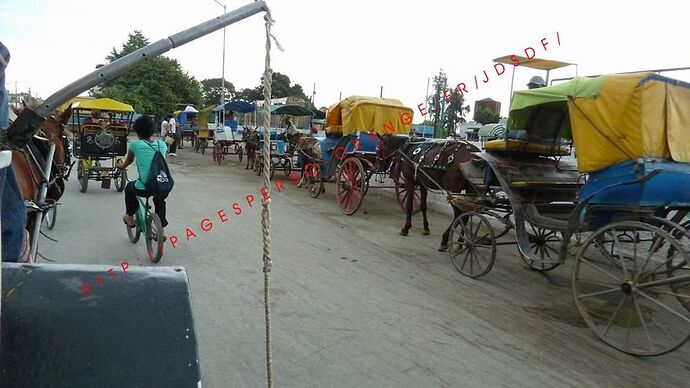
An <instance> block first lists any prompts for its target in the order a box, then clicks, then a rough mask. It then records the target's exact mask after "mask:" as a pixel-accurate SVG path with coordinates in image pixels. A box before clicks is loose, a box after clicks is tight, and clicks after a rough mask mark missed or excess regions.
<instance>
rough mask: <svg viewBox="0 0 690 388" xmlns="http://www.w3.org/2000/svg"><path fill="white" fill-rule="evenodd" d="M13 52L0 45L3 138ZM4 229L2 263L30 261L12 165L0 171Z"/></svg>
mask: <svg viewBox="0 0 690 388" xmlns="http://www.w3.org/2000/svg"><path fill="white" fill-rule="evenodd" d="M9 62H10V51H9V50H8V49H7V47H5V45H4V44H2V42H0V138H3V139H4V138H5V137H6V135H7V128H8V127H9V101H8V95H7V91H6V90H5V69H6V68H7V64H8V63H9ZM2 146H3V149H4V148H5V145H4V144H3V145H2ZM0 224H1V225H0V227H1V228H2V237H1V239H2V240H1V244H2V261H9V262H18V261H21V262H26V261H28V259H29V233H28V232H27V231H26V229H24V228H25V226H26V209H25V208H24V199H23V198H22V194H21V192H20V191H19V186H18V185H17V179H16V177H15V175H14V170H13V169H12V166H11V165H10V166H7V167H5V168H0Z"/></svg>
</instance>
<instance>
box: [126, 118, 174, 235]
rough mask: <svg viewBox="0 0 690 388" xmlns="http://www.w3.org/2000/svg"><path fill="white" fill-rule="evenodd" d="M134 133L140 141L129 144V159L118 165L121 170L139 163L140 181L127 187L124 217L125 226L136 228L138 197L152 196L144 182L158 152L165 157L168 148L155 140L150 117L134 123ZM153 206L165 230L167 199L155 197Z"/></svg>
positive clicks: (163, 143) (133, 182) (139, 119)
mask: <svg viewBox="0 0 690 388" xmlns="http://www.w3.org/2000/svg"><path fill="white" fill-rule="evenodd" d="M134 132H136V134H137V136H138V137H139V140H134V141H132V142H131V143H129V151H128V152H127V158H126V159H125V161H124V162H123V163H120V164H118V165H117V167H119V168H121V169H125V168H127V166H129V165H130V164H132V163H133V162H134V161H135V160H136V162H137V170H138V171H139V179H137V180H136V181H131V182H129V183H128V184H127V186H126V187H125V209H126V214H125V215H124V216H123V217H122V219H123V221H124V222H125V224H127V225H128V226H130V227H134V214H135V213H136V212H137V209H138V208H139V201H137V196H140V197H150V196H152V194H151V193H150V192H149V191H148V190H146V188H145V187H144V182H146V179H147V178H148V175H149V170H150V169H151V162H152V161H153V156H154V155H155V153H156V151H160V153H161V154H163V157H165V155H166V153H167V151H168V146H167V145H166V144H165V142H163V141H162V140H155V141H154V140H153V133H154V132H155V124H154V122H153V120H152V119H151V118H150V117H148V116H141V117H139V118H138V119H136V120H135V121H134ZM153 204H154V205H156V214H158V216H159V217H160V219H161V223H162V224H163V227H164V228H165V227H166V226H167V225H168V221H167V219H166V218H165V198H159V197H155V196H154V197H153Z"/></svg>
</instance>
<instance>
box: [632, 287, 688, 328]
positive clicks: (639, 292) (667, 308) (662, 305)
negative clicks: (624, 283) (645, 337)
mask: <svg viewBox="0 0 690 388" xmlns="http://www.w3.org/2000/svg"><path fill="white" fill-rule="evenodd" d="M637 293H638V294H640V295H642V296H644V297H645V298H647V299H649V300H650V301H652V303H654V304H656V305H657V306H659V307H661V308H662V309H664V310H666V311H668V312H669V313H671V314H673V315H675V316H677V317H678V318H680V319H682V320H684V321H685V322H687V323H690V319H689V318H688V317H686V316H684V315H682V314H680V313H678V312H676V311H675V310H673V309H671V308H670V307H667V306H666V305H665V304H662V303H661V302H659V301H658V300H656V299H654V298H652V297H651V296H649V295H647V294H646V293H644V292H642V291H640V290H637Z"/></svg>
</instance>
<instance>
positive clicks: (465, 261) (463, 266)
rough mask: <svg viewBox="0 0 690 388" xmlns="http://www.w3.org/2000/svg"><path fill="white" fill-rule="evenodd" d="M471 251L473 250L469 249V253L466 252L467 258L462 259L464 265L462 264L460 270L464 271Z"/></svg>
mask: <svg viewBox="0 0 690 388" xmlns="http://www.w3.org/2000/svg"><path fill="white" fill-rule="evenodd" d="M470 252H472V250H471V249H468V250H467V253H465V259H464V260H463V261H462V265H461V266H460V272H462V270H463V269H465V264H467V257H469V255H470Z"/></svg>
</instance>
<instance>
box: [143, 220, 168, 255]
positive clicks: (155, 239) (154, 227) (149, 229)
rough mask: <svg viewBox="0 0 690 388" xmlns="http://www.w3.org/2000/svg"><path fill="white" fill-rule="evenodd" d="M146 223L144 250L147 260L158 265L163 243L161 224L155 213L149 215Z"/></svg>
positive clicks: (163, 235)
mask: <svg viewBox="0 0 690 388" xmlns="http://www.w3.org/2000/svg"><path fill="white" fill-rule="evenodd" d="M146 222H147V224H146V250H147V251H148V254H149V259H151V261H152V262H154V263H158V262H159V261H161V257H163V243H164V242H165V234H164V231H163V223H162V222H161V219H160V217H158V214H156V213H152V214H149V216H148V217H147V220H146Z"/></svg>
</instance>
